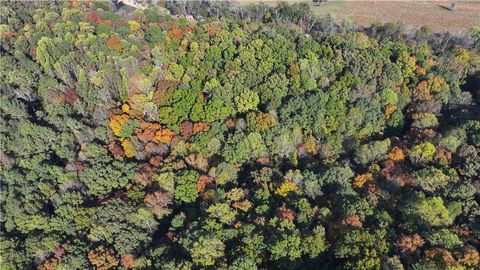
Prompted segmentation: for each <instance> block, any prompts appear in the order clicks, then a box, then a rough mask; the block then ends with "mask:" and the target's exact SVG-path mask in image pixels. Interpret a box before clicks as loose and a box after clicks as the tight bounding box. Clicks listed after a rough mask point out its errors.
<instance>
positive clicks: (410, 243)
mask: <svg viewBox="0 0 480 270" xmlns="http://www.w3.org/2000/svg"><path fill="white" fill-rule="evenodd" d="M424 244H425V241H424V240H423V238H422V237H421V236H420V235H418V234H413V235H404V236H402V237H400V239H398V240H397V242H396V246H397V247H398V249H399V250H400V252H402V253H406V252H410V253H411V252H415V251H416V250H417V249H418V248H419V247H421V246H423V245H424Z"/></svg>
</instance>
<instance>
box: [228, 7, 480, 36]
mask: <svg viewBox="0 0 480 270" xmlns="http://www.w3.org/2000/svg"><path fill="white" fill-rule="evenodd" d="M233 2H234V3H235V4H249V3H255V2H257V3H258V2H262V1H254V0H234V1H233ZM263 2H264V3H267V4H272V5H273V4H276V3H277V2H279V1H277V0H270V1H263ZM287 2H301V1H287ZM452 2H453V1H381V0H377V1H361V0H356V1H355V0H353V1H341V0H337V1H328V2H326V3H323V4H321V5H320V6H314V5H313V3H312V2H311V1H308V3H309V4H310V6H311V7H312V10H313V12H314V13H315V14H317V15H326V14H329V13H331V14H333V15H334V16H335V18H336V19H337V20H338V21H339V22H341V21H343V20H344V19H350V20H352V21H354V22H356V23H358V24H360V25H363V26H369V25H371V24H372V23H375V22H382V23H385V22H395V21H401V22H403V23H404V24H405V26H407V27H414V28H420V27H421V26H423V25H426V26H428V27H429V28H430V29H431V30H432V31H434V32H445V31H450V32H453V33H461V32H466V31H468V30H469V29H470V28H472V27H474V26H476V25H480V1H456V2H457V3H456V7H455V10H454V11H450V10H449V9H448V7H450V4H451V3H452Z"/></svg>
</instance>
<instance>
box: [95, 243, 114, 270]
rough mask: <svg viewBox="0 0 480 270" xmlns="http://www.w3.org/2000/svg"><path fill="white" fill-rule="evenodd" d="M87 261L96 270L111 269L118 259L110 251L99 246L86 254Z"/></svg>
mask: <svg viewBox="0 0 480 270" xmlns="http://www.w3.org/2000/svg"><path fill="white" fill-rule="evenodd" d="M88 260H89V261H90V263H91V264H92V265H94V266H95V267H96V269H97V270H108V269H113V268H114V267H116V266H117V265H118V259H117V258H116V257H115V254H114V253H113V251H112V250H111V249H108V248H105V247H104V246H99V247H97V248H96V249H95V250H91V251H90V252H88Z"/></svg>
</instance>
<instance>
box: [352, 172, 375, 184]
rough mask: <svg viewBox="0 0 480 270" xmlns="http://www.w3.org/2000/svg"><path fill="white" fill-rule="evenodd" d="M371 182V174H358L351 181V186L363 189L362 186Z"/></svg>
mask: <svg viewBox="0 0 480 270" xmlns="http://www.w3.org/2000/svg"><path fill="white" fill-rule="evenodd" d="M372 180H373V174H372V173H370V172H366V173H362V174H359V175H357V176H356V177H355V179H354V180H353V184H354V185H355V186H356V187H363V185H364V184H365V183H367V182H369V181H372Z"/></svg>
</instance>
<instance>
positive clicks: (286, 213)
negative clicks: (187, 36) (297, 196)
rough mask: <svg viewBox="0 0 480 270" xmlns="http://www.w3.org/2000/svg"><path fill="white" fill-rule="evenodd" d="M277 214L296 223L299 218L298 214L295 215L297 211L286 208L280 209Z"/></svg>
mask: <svg viewBox="0 0 480 270" xmlns="http://www.w3.org/2000/svg"><path fill="white" fill-rule="evenodd" d="M275 212H276V213H277V215H278V216H279V217H281V218H284V219H288V220H290V221H294V220H295V218H296V216H297V213H295V211H293V210H292V209H289V208H286V207H284V206H281V207H278V208H277V210H276V211H275Z"/></svg>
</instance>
